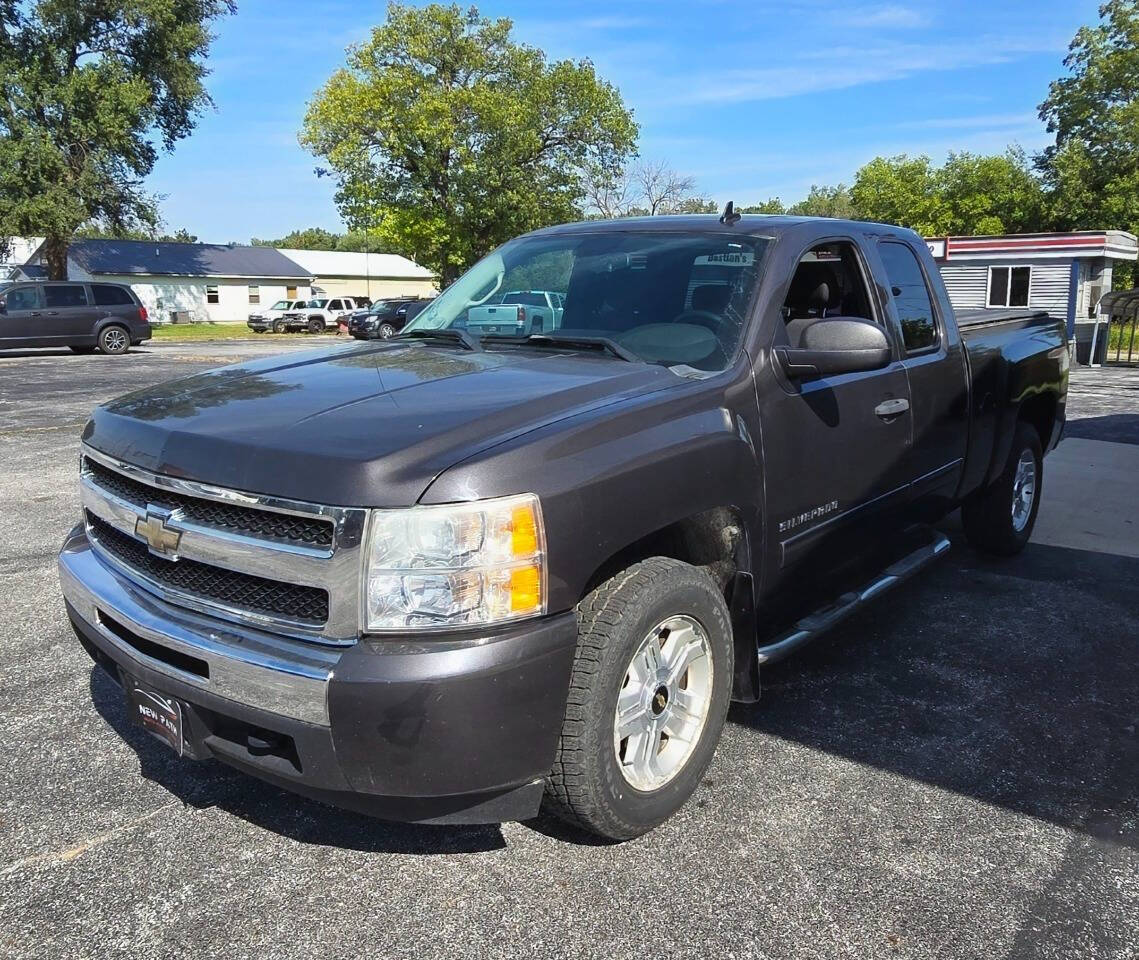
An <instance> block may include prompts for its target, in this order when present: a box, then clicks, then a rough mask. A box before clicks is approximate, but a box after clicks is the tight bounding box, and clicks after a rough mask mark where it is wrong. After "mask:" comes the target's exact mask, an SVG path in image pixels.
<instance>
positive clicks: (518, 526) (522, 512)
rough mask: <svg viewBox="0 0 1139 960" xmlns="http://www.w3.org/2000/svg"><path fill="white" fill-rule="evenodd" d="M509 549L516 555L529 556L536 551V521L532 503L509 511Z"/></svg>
mask: <svg viewBox="0 0 1139 960" xmlns="http://www.w3.org/2000/svg"><path fill="white" fill-rule="evenodd" d="M510 549H511V552H512V553H513V554H514V556H516V557H530V556H533V555H534V554H535V553H537V552H538V523H537V521H536V520H535V518H534V507H533V505H532V504H526V505H525V506H521V507H515V508H514V509H513V510H512V511H511V512H510Z"/></svg>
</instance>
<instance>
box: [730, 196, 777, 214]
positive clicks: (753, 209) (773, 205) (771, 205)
mask: <svg viewBox="0 0 1139 960" xmlns="http://www.w3.org/2000/svg"><path fill="white" fill-rule="evenodd" d="M738 209H739V212H740V213H769V214H783V213H786V212H787V208H786V207H785V206H784V205H783V201H782V200H780V199H779V198H778V197H770V198H769V199H767V200H764V201H763V203H753V204H751V205H750V206H747V207H739V208H738Z"/></svg>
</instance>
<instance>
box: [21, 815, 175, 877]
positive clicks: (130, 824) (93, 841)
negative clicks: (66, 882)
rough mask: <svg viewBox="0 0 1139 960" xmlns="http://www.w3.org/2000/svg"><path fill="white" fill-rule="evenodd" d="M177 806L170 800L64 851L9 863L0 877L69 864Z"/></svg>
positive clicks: (39, 854) (38, 854) (37, 855)
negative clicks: (31, 869) (40, 867)
mask: <svg viewBox="0 0 1139 960" xmlns="http://www.w3.org/2000/svg"><path fill="white" fill-rule="evenodd" d="M177 806H181V801H179V800H172V801H171V802H170V803H164V804H163V805H162V806H161V807H158V808H157V809H156V810H151V811H150V812H149V813H144V814H143V815H142V816H140V817H135V818H134V819H133V820H128V821H127V822H126V823H124V824H120V825H119V826H117V827H115V828H113V829H111V830H108V831H106V832H105V833H100V834H97V835H96V836H94V837H88V838H87V839H86V840H83V841H81V842H80V843H77V844H75V845H74V846H71V847H68V848H67V849H65V850H57V851H51V852H48V853H37V854H36V855H35V856H31V857H24V858H23V859H21V860H16V861H14V862H12V863H9V864H8V865H7V866H5V867H4V868H3V869H0V877H6V876H8V875H9V874H12V873H16V872H17V871H19V870H23V869H25V868H27V867H34V866H37V865H38V864H44V863H70V862H71V861H72V860H75V859H77V858H79V857H81V856H83V854H85V853H87V852H88V851H89V850H94V849H96V848H97V847H101V846H102V845H103V844H105V843H108V842H110V841H111V840H114V839H116V838H117V837H121V836H123V835H124V834H126V833H130V832H131V831H132V830H134V829H135V828H136V827H140V826H142V824H144V823H146V822H148V821H150V820H153V819H154V818H155V817H157V816H158V815H159V814H162V813H165V812H166V811H167V810H169V809H170V808H171V807H177Z"/></svg>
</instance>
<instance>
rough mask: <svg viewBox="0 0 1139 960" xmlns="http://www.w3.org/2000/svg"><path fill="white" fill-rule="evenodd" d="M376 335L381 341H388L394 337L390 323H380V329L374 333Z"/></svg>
mask: <svg viewBox="0 0 1139 960" xmlns="http://www.w3.org/2000/svg"><path fill="white" fill-rule="evenodd" d="M376 333H378V334H379V336H380V339H381V340H390V339H391V338H392V337H394V336H395V327H393V326H392V325H391V324H390V323H381V324H380V328H379V330H377V331H376Z"/></svg>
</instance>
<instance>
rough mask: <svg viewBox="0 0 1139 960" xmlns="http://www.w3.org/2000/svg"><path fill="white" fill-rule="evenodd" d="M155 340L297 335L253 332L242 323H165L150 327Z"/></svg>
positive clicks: (266, 337)
mask: <svg viewBox="0 0 1139 960" xmlns="http://www.w3.org/2000/svg"><path fill="white" fill-rule="evenodd" d="M150 333H151V337H152V338H153V339H154V340H155V341H156V342H164V343H187V342H190V341H195V340H266V339H269V340H281V339H284V338H285V337H290V336H299V334H289V333H254V332H253V331H252V330H250V329H249V327H247V326H246V325H245V324H244V323H165V324H163V325H162V326H154V327H151V328H150Z"/></svg>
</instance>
